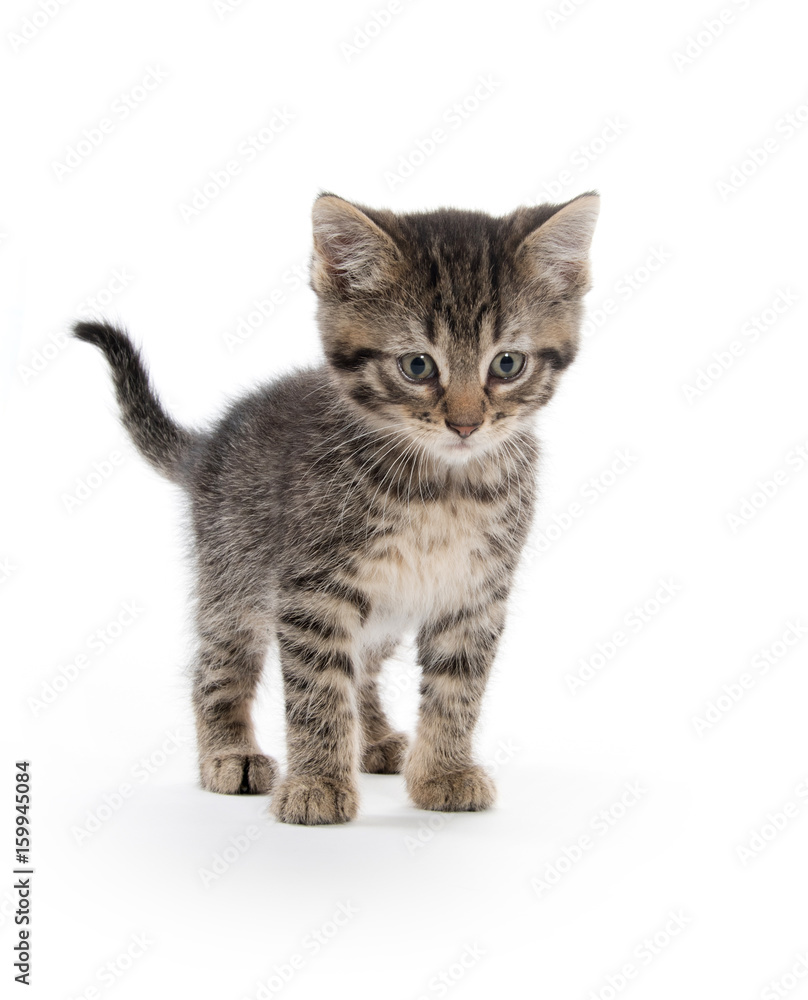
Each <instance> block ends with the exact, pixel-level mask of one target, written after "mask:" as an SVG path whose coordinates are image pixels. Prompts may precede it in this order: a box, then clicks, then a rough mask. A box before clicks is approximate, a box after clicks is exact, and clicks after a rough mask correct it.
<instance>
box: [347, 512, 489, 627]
mask: <svg viewBox="0 0 808 1000" xmlns="http://www.w3.org/2000/svg"><path fill="white" fill-rule="evenodd" d="M500 516H501V515H500ZM497 524H498V519H497V513H496V512H495V511H493V510H488V509H486V508H481V507H480V506H479V505H476V504H474V503H471V502H468V501H465V502H464V501H462V500H458V501H451V502H450V501H446V502H434V503H421V504H418V505H417V506H416V505H412V506H411V507H410V508H409V510H406V511H402V512H401V513H400V516H399V518H398V519H397V520H396V521H395V522H393V523H392V524H391V525H389V527H390V528H392V530H391V531H390V532H389V534H386V535H384V536H382V537H379V538H377V539H376V540H375V542H374V543H373V544H372V545H371V546H370V548H369V550H368V553H367V555H366V557H365V559H363V572H362V575H363V581H362V582H363V586H364V587H365V588H366V591H367V592H368V594H369V595H370V599H371V608H372V612H371V616H370V621H369V623H368V626H369V629H370V630H371V631H374V630H375V629H377V628H378V629H381V630H382V631H389V630H392V631H396V630H403V629H407V628H415V627H418V625H419V624H420V623H421V622H423V621H424V620H425V619H427V618H428V617H431V616H433V615H435V614H442V613H446V612H448V611H451V610H453V609H460V608H463V607H465V606H467V605H468V604H469V603H471V602H472V601H473V600H474V595H475V593H476V592H477V591H478V590H479V589H480V587H481V586H482V584H483V582H484V581H485V580H486V579H488V578H490V576H491V573H492V572H495V571H496V559H495V558H494V557H493V554H492V535H493V534H494V533H495V532H496V530H497Z"/></svg>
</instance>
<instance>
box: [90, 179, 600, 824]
mask: <svg viewBox="0 0 808 1000" xmlns="http://www.w3.org/2000/svg"><path fill="white" fill-rule="evenodd" d="M598 206H599V199H598V197H597V195H596V194H593V193H589V194H585V195H581V196H579V197H577V198H575V199H573V200H572V201H569V202H567V203H566V204H563V205H540V206H538V207H535V208H518V209H517V210H516V211H515V212H513V213H512V214H510V215H507V216H504V217H502V218H493V217H491V216H488V215H485V214H483V213H481V212H466V211H458V210H455V209H441V210H438V211H434V212H424V213H415V214H394V213H392V212H390V211H382V210H376V209H370V208H365V207H364V206H359V205H354V204H351V203H350V202H347V201H344V200H342V199H341V198H337V197H335V196H334V195H331V194H323V195H321V196H320V197H319V198H318V199H317V201H316V202H315V204H314V209H313V222H314V252H313V256H312V266H311V284H312V287H313V289H314V291H315V292H316V294H317V297H318V300H319V308H318V322H319V327H320V331H321V335H322V341H323V346H324V349H325V356H326V361H325V363H323V364H320V365H319V366H317V367H312V368H308V369H304V370H301V371H298V372H296V373H295V374H294V375H291V376H287V377H285V378H282V379H279V380H277V381H275V382H272V383H270V384H268V385H266V386H264V387H262V388H260V389H258V390H257V391H255V392H253V393H252V394H250V395H248V396H246V397H245V398H244V399H241V400H240V401H238V402H236V403H235V404H233V405H232V406H231V407H230V409H229V410H228V412H227V413H226V414H225V415H224V417H223V418H222V419H221V420H220V421H219V422H218V423H217V424H216V425H215V426H214V427H213V428H212V429H211V430H209V431H207V432H204V433H200V432H192V431H189V430H186V429H184V428H182V427H180V426H179V425H178V424H176V423H175V422H174V421H173V420H172V418H171V417H170V416H169V415H168V414H167V413H166V412H165V410H164V409H163V408H162V406H161V404H160V403H159V401H158V399H157V397H156V396H155V394H154V392H153V390H152V388H151V385H150V382H149V378H148V375H147V372H146V369H145V367H144V364H143V361H142V360H141V357H140V354H139V352H138V350H137V349H136V348H135V347H134V346H133V345H132V343H131V341H130V340H129V338H128V336H127V335H126V333H125V332H123V331H121V330H119V329H116V328H115V327H113V326H110V325H108V324H106V323H88V322H80V323H77V324H76V325H75V327H74V333H75V336H76V337H78V338H79V339H81V340H84V341H87V342H88V343H91V344H95V345H96V346H97V347H99V348H100V349H101V350H102V351H103V352H104V354H105V355H106V358H107V361H108V362H109V364H110V366H111V368H112V374H113V378H114V381H115V387H116V391H117V397H118V401H119V403H120V406H121V409H122V419H123V423H124V425H125V426H126V428H127V430H128V431H129V433H130V434H131V436H132V438H133V439H134V442H135V444H136V445H137V447H138V449H139V450H140V451H141V452H142V454H143V455H144V456H145V457H146V458H147V459H148V460H149V462H151V464H152V465H153V466H154V467H155V468H156V469H158V470H159V471H160V472H162V473H163V474H164V475H165V476H167V477H168V478H169V479H170V480H173V481H174V482H175V483H178V484H179V485H181V486H182V487H183V488H184V489H185V491H186V492H187V496H188V500H189V503H190V509H191V514H192V523H193V535H194V541H195V563H196V571H197V587H196V624H197V629H198V650H197V653H196V660H195V668H194V669H195V679H194V686H193V703H194V709H195V715H196V726H197V735H198V748H199V766H200V775H201V783H202V785H203V787H204V788H207V789H210V790H211V791H214V792H225V793H230V794H238V793H258V794H260V793H268V792H273V798H272V807H271V808H272V811H273V812H274V814H275V816H276V817H277V818H278V819H279V820H281V821H283V822H286V823H304V824H315V823H339V822H345V821H347V820H350V819H353V818H354V817H355V816H356V814H357V808H358V802H359V799H358V793H357V773H358V772H359V771H360V770H361V771H368V772H374V773H385V774H390V773H396V772H399V771H402V770H403V773H404V776H405V780H406V786H407V790H408V793H409V795H410V798H411V799H412V801H413V802H414V803H415V804H416V805H417V806H420V807H421V808H424V809H438V810H476V809H485V808H487V807H488V806H490V805H491V804H492V802H493V800H494V786H493V783H492V781H491V779H490V777H489V776H488V774H487V773H486V771H485V770H484V769H483V768H482V767H481V766H480V765H479V764H478V763H476V762H475V760H474V755H473V746H472V738H473V731H474V727H475V724H476V722H477V718H478V715H479V712H480V703H481V700H482V697H483V691H484V689H485V684H486V679H487V677H488V674H489V671H490V669H491V663H492V661H493V659H494V655H495V652H496V648H497V643H498V641H499V638H500V636H501V634H502V631H503V628H504V624H505V610H506V602H507V599H508V592H509V590H510V587H511V581H512V577H513V574H514V570H515V568H516V565H517V562H518V559H519V554H520V551H521V549H522V546H523V545H524V542H525V539H526V537H527V534H528V528H529V525H530V521H531V516H532V512H533V503H534V466H535V463H536V460H537V442H536V439H535V437H534V432H533V430H532V428H531V418H532V416H533V414H534V412H535V411H536V410H537V409H538V408H539V407H541V406H542V405H543V404H544V403H546V402H547V401H548V400H549V399H550V397H551V396H552V394H553V391H554V389H555V386H556V383H557V381H558V378H559V375H560V373H561V372H562V371H563V370H564V369H565V368H566V367H567V365H569V364H570V362H571V361H572V360H573V358H574V356H575V353H576V349H577V344H578V337H579V325H580V320H581V309H582V306H581V299H582V296H583V295H584V293H585V292H586V291H587V289H588V287H589V280H590V279H589V265H588V254H589V245H590V241H591V238H592V232H593V229H594V225H595V220H596V218H597V213H598ZM408 630H413V631H415V632H417V648H418V660H419V664H420V666H421V670H422V679H421V685H420V696H421V702H420V709H419V718H418V725H417V732H416V735H415V739H414V742H413V745H412V747H411V748H408V741H407V737H406V736H405V735H404V734H403V733H400V732H394V731H393V729H392V727H391V725H390V723H389V721H388V719H387V717H386V716H385V713H384V709H383V707H382V704H381V701H380V699H379V692H378V690H377V679H378V675H379V671H380V669H381V666H382V664H383V662H384V660H385V659H386V658H387V657H388V656H390V655H391V653H392V652H393V651H394V649H395V648H396V645H397V644H398V642H399V640H400V639H401V637H402V634H403V633H405V632H407V631H408ZM273 640H274V641H276V642H277V645H278V648H279V652H280V661H281V668H282V673H283V683H284V692H285V700H286V725H287V742H288V774H287V776H286V777H285V778H283V779H282V780H281V778H280V775H279V770H278V766H277V764H276V762H275V761H274V760H273V759H272V758H271V757H267V756H265V755H264V754H263V753H262V752H261V750H260V748H259V747H258V745H257V743H256V740H255V735H254V731H253V724H252V720H251V715H250V712H251V704H252V701H253V698H254V695H255V691H256V685H257V684H258V680H259V677H260V674H261V669H262V665H263V662H264V658H265V654H266V651H267V648H268V646H269V644H270V642H271V641H273Z"/></svg>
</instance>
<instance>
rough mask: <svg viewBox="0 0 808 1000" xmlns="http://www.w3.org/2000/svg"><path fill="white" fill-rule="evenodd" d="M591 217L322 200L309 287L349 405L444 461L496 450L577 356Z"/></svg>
mask: <svg viewBox="0 0 808 1000" xmlns="http://www.w3.org/2000/svg"><path fill="white" fill-rule="evenodd" d="M598 207H599V198H598V196H597V195H596V194H593V193H590V194H584V195H581V196H579V197H578V198H574V199H573V200H572V201H569V202H567V203H566V204H563V205H539V206H537V207H535V208H518V209H516V211H515V212H512V213H511V214H510V215H507V216H504V217H502V218H494V217H492V216H490V215H486V214H484V213H482V212H464V211H458V210H456V209H439V210H438V211H434V212H423V213H413V214H400V215H399V214H394V213H393V212H390V211H385V210H375V209H370V208H365V207H364V206H359V205H354V204H351V203H350V202H347V201H344V200H343V199H341V198H337V197H336V196H334V195H331V194H323V195H321V196H320V197H319V198H318V199H317V201H316V202H315V203H314V209H313V221H314V253H313V256H312V270H311V283H312V287H313V288H314V290H315V292H316V293H317V296H318V298H319V310H318V319H319V323H320V331H321V334H322V339H323V345H324V347H325V352H326V356H327V358H328V361H329V363H330V365H331V368H332V370H333V372H334V374H335V376H336V378H337V380H338V382H339V384H340V386H341V387H342V389H343V391H344V393H345V395H346V397H347V398H348V399H350V400H351V401H352V403H353V405H354V406H355V407H357V408H359V410H361V411H362V413H363V414H364V415H365V416H366V417H367V418H368V419H370V420H372V421H373V422H374V424H376V425H377V426H379V427H380V428H386V429H389V430H390V431H395V430H398V431H400V432H403V434H404V435H406V438H412V439H413V441H418V442H419V443H420V444H421V445H422V446H423V447H424V448H426V449H427V450H428V451H429V452H430V453H431V454H433V455H434V456H436V457H440V458H442V459H443V460H444V461H450V462H452V463H462V462H465V461H467V460H468V459H469V458H470V457H472V456H475V455H476V456H480V455H483V454H485V453H486V452H488V451H490V450H492V449H495V448H497V447H498V445H500V444H502V442H503V441H504V440H505V439H507V438H508V437H509V436H511V435H512V434H513V432H514V431H515V430H516V429H518V428H519V426H520V425H522V424H523V422H524V421H525V420H526V419H527V418H528V417H530V416H531V415H532V413H533V412H534V411H535V410H537V409H538V408H539V407H540V406H542V405H543V404H544V403H546V402H547V400H548V399H550V397H551V396H552V394H553V391H554V389H555V386H556V383H557V381H558V377H559V374H560V373H561V372H562V371H563V370H564V369H565V368H566V367H567V365H569V364H570V362H571V361H572V360H573V358H574V357H575V353H576V350H577V346H578V339H579V327H580V320H581V299H582V296H583V295H584V293H585V292H586V291H587V290H588V288H589V284H590V279H589V263H588V256H589V245H590V242H591V239H592V232H593V229H594V226H595V220H596V219H597V214H598Z"/></svg>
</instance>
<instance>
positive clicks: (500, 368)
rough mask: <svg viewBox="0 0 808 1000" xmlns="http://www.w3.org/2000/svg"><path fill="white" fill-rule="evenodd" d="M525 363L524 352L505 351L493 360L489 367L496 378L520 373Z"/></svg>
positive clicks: (509, 376) (511, 376) (510, 376)
mask: <svg viewBox="0 0 808 1000" xmlns="http://www.w3.org/2000/svg"><path fill="white" fill-rule="evenodd" d="M524 364H525V356H524V354H520V353H519V352H518V351H503V353H502V354H498V355H497V356H496V357H495V358H494V360H493V361H492V362H491V367H490V368H489V369H488V370H489V371H490V372H491V374H492V375H494V376H495V377H496V378H513V377H514V375H518V374H519V372H520V371H521V370H522V368H523V367H524Z"/></svg>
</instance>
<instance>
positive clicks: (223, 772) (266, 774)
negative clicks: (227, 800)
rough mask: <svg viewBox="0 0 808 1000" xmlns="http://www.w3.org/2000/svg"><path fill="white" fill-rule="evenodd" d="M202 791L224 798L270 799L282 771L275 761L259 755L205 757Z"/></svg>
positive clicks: (233, 753)
mask: <svg viewBox="0 0 808 1000" xmlns="http://www.w3.org/2000/svg"><path fill="white" fill-rule="evenodd" d="M199 769H200V772H201V776H202V787H203V788H206V789H207V790H208V791H209V792H220V793H221V794H223V795H267V794H268V793H269V792H270V791H271V790H272V787H273V786H274V785H275V784H276V782H277V780H278V777H279V776H280V770H279V768H278V765H277V763H276V762H275V761H274V760H273V759H272V757H265V756H264V755H263V754H260V753H238V752H232V753H226V752H225V753H219V754H211V755H210V756H208V757H203V758H202V760H201V762H200V765H199Z"/></svg>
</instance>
